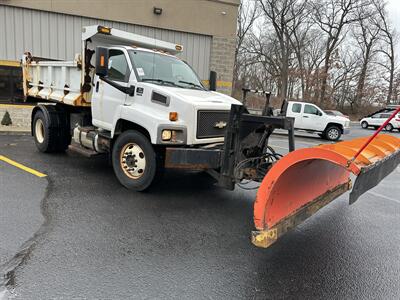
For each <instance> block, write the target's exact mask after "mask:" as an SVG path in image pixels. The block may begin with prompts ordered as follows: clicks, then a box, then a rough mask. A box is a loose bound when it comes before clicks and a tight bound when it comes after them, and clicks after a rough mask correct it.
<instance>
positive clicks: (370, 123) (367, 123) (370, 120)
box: [360, 112, 400, 131]
mask: <svg viewBox="0 0 400 300" xmlns="http://www.w3.org/2000/svg"><path fill="white" fill-rule="evenodd" d="M391 115H392V113H391V112H379V113H376V114H374V115H372V116H369V117H365V118H363V119H361V121H360V125H361V127H362V128H364V129H367V128H369V127H374V128H375V129H377V128H379V126H381V125H382V124H383V123H385V121H386V120H387V119H388V118H389V117H390V116H391ZM393 129H397V130H399V131H400V114H399V115H397V116H396V117H394V118H393V119H392V120H391V121H390V123H389V124H387V125H386V127H385V130H386V131H393Z"/></svg>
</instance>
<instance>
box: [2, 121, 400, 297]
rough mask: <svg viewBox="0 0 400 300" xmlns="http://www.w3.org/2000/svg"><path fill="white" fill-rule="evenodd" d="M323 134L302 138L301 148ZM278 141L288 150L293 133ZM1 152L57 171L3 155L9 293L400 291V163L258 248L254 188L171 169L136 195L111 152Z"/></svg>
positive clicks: (19, 143)
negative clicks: (355, 194)
mask: <svg viewBox="0 0 400 300" xmlns="http://www.w3.org/2000/svg"><path fill="white" fill-rule="evenodd" d="M371 133H372V131H364V130H361V129H358V128H354V130H353V131H352V134H351V136H346V137H345V139H348V138H352V137H356V136H361V135H366V134H371ZM394 135H396V136H399V137H400V133H394ZM321 142H322V141H321V140H320V139H317V138H315V137H312V136H309V135H302V136H301V137H297V147H299V148H300V147H310V146H312V145H315V144H319V143H321ZM270 144H271V145H273V146H274V147H275V148H276V150H278V151H281V152H283V153H284V152H286V151H287V150H286V147H287V141H286V137H285V136H284V135H275V136H273V137H272V138H271V140H270ZM0 155H4V156H6V157H8V158H11V159H13V160H15V161H18V162H19V163H22V164H24V165H27V166H29V167H31V168H34V169H36V170H38V171H40V172H42V173H45V174H47V175H48V176H47V177H46V178H37V177H35V176H34V175H32V174H29V173H26V172H24V171H22V170H20V169H16V168H15V167H13V166H10V165H8V164H6V163H3V162H1V161H0V271H2V272H3V273H6V280H5V281H4V282H3V283H1V282H0V299H1V298H2V295H3V298H5V299H7V297H13V298H15V299H54V298H57V299H71V298H75V299H98V298H101V299H204V298H210V299H276V298H296V299H299V298H302V299H309V298H318V299H321V298H333V299H343V298H346V299H355V298H361V299H377V298H379V299H398V298H399V292H400V218H399V217H400V196H399V195H400V185H399V182H400V168H398V169H396V170H395V171H394V172H393V173H392V174H391V175H390V176H389V177H387V178H386V179H385V180H384V181H382V182H381V183H380V185H379V186H377V187H376V188H374V189H373V190H371V191H370V192H368V193H366V194H365V195H363V196H362V197H361V198H360V200H359V201H358V202H356V203H355V204H354V205H352V206H349V205H348V194H346V195H343V196H342V197H340V198H338V199H337V200H336V201H334V202H333V203H331V204H330V205H328V206H327V207H325V208H323V209H322V210H321V211H320V212H319V213H317V214H316V215H314V216H313V217H312V218H310V219H309V220H307V221H306V222H305V223H303V224H302V225H300V226H299V227H297V228H296V229H295V230H294V231H292V232H290V233H288V234H287V235H285V236H284V237H283V238H282V239H280V240H279V241H278V242H277V243H276V244H275V245H273V246H272V247H270V248H269V249H259V248H256V247H254V246H253V245H252V244H251V242H250V240H249V237H250V232H251V230H252V229H253V221H252V209H253V206H252V205H253V201H254V198H255V194H256V192H255V191H244V190H241V189H239V188H237V189H236V190H235V191H233V192H231V191H226V190H223V189H220V188H218V187H215V186H214V185H213V181H212V179H211V178H209V177H208V175H206V174H203V173H197V172H167V173H166V175H165V177H164V179H163V180H162V181H161V182H160V184H159V185H157V186H156V187H155V188H154V189H152V190H151V191H149V192H146V193H134V192H131V191H128V190H126V189H124V188H123V187H121V186H120V185H119V183H118V182H117V180H116V178H115V177H114V175H113V171H112V168H111V166H110V165H109V163H108V161H107V159H105V158H102V157H97V158H94V159H86V158H83V157H80V156H78V155H75V154H73V153H68V152H67V153H65V154H52V155H49V154H42V153H39V152H38V151H37V150H36V148H35V146H34V143H33V140H32V138H31V137H30V136H24V135H22V136H21V135H18V136H14V135H0ZM5 283H6V284H7V289H8V292H7V295H4V294H3V292H2V289H1V287H2V284H3V287H4V284H5Z"/></svg>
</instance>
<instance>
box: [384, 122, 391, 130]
mask: <svg viewBox="0 0 400 300" xmlns="http://www.w3.org/2000/svg"><path fill="white" fill-rule="evenodd" d="M385 130H386V131H393V125H392V124H390V123H389V124H387V125H386V126H385Z"/></svg>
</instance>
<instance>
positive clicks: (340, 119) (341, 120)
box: [328, 116, 350, 124]
mask: <svg viewBox="0 0 400 300" xmlns="http://www.w3.org/2000/svg"><path fill="white" fill-rule="evenodd" d="M328 120H329V121H332V122H339V123H341V124H345V123H346V122H350V120H349V119H348V118H345V117H341V116H328Z"/></svg>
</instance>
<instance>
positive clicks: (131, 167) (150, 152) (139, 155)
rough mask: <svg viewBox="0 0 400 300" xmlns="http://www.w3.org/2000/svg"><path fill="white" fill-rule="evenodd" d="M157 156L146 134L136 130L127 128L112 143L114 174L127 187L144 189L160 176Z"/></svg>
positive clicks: (159, 164) (138, 189)
mask: <svg viewBox="0 0 400 300" xmlns="http://www.w3.org/2000/svg"><path fill="white" fill-rule="evenodd" d="M157 156H158V155H157V153H156V151H155V150H154V148H153V146H152V145H151V143H150V141H149V139H148V138H147V137H146V136H144V135H143V134H142V133H140V132H139V131H136V130H127V131H125V132H123V133H122V134H121V135H119V136H118V137H117V140H116V141H115V143H114V145H113V149H112V165H113V169H114V173H115V176H116V177H117V178H118V180H119V182H120V183H121V184H122V185H123V186H124V187H126V188H127V189H129V190H133V191H144V190H146V189H148V188H149V187H150V185H151V184H152V183H153V182H154V180H155V178H156V177H159V176H160V173H161V170H162V166H161V162H160V160H159V159H158V158H157ZM157 179H158V178H157Z"/></svg>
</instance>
